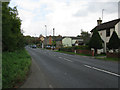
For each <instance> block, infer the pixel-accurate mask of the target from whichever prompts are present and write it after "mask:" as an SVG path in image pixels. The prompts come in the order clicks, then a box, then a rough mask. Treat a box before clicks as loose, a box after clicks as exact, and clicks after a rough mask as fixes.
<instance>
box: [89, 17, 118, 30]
mask: <svg viewBox="0 0 120 90" xmlns="http://www.w3.org/2000/svg"><path fill="white" fill-rule="evenodd" d="M119 21H120V18H119V19H115V20H112V21H109V22H106V23H102V24H100V25H98V26H96V27H95V28H93V29H92V30H91V31H90V32H93V30H95V29H96V30H98V31H101V30H105V29H109V28H114V27H115V25H116V24H117V23H118V22H119Z"/></svg>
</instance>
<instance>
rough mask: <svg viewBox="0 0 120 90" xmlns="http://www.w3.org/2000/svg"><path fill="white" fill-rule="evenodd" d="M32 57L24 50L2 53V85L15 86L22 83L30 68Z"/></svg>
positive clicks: (6, 86) (5, 86)
mask: <svg viewBox="0 0 120 90" xmlns="http://www.w3.org/2000/svg"><path fill="white" fill-rule="evenodd" d="M30 65H31V57H30V55H29V54H28V53H27V51H26V50H25V49H24V50H17V51H15V52H3V53H2V87H3V88H15V87H17V86H18V85H19V84H20V83H22V82H23V81H24V80H25V78H26V76H27V74H28V71H29V69H30Z"/></svg>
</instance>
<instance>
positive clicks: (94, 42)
mask: <svg viewBox="0 0 120 90" xmlns="http://www.w3.org/2000/svg"><path fill="white" fill-rule="evenodd" d="M89 47H90V48H94V49H95V54H96V53H97V49H101V48H102V39H101V37H100V35H99V33H98V31H97V30H94V31H93V35H92V37H91V38H90V42H89Z"/></svg>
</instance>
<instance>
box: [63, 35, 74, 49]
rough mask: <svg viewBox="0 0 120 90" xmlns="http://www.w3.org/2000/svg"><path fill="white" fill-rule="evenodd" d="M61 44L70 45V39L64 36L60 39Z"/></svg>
mask: <svg viewBox="0 0 120 90" xmlns="http://www.w3.org/2000/svg"><path fill="white" fill-rule="evenodd" d="M62 44H63V46H64V47H69V46H72V39H71V38H67V37H66V38H64V39H62Z"/></svg>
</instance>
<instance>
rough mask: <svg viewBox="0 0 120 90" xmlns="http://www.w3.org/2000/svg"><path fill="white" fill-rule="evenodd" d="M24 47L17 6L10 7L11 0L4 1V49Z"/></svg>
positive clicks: (11, 49) (12, 49) (10, 49)
mask: <svg viewBox="0 0 120 90" xmlns="http://www.w3.org/2000/svg"><path fill="white" fill-rule="evenodd" d="M23 47H24V40H23V34H22V33H21V20H20V18H19V17H18V11H17V8H16V7H14V8H11V7H9V2H3V3H2V49H3V51H14V50H16V49H20V48H23Z"/></svg>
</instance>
